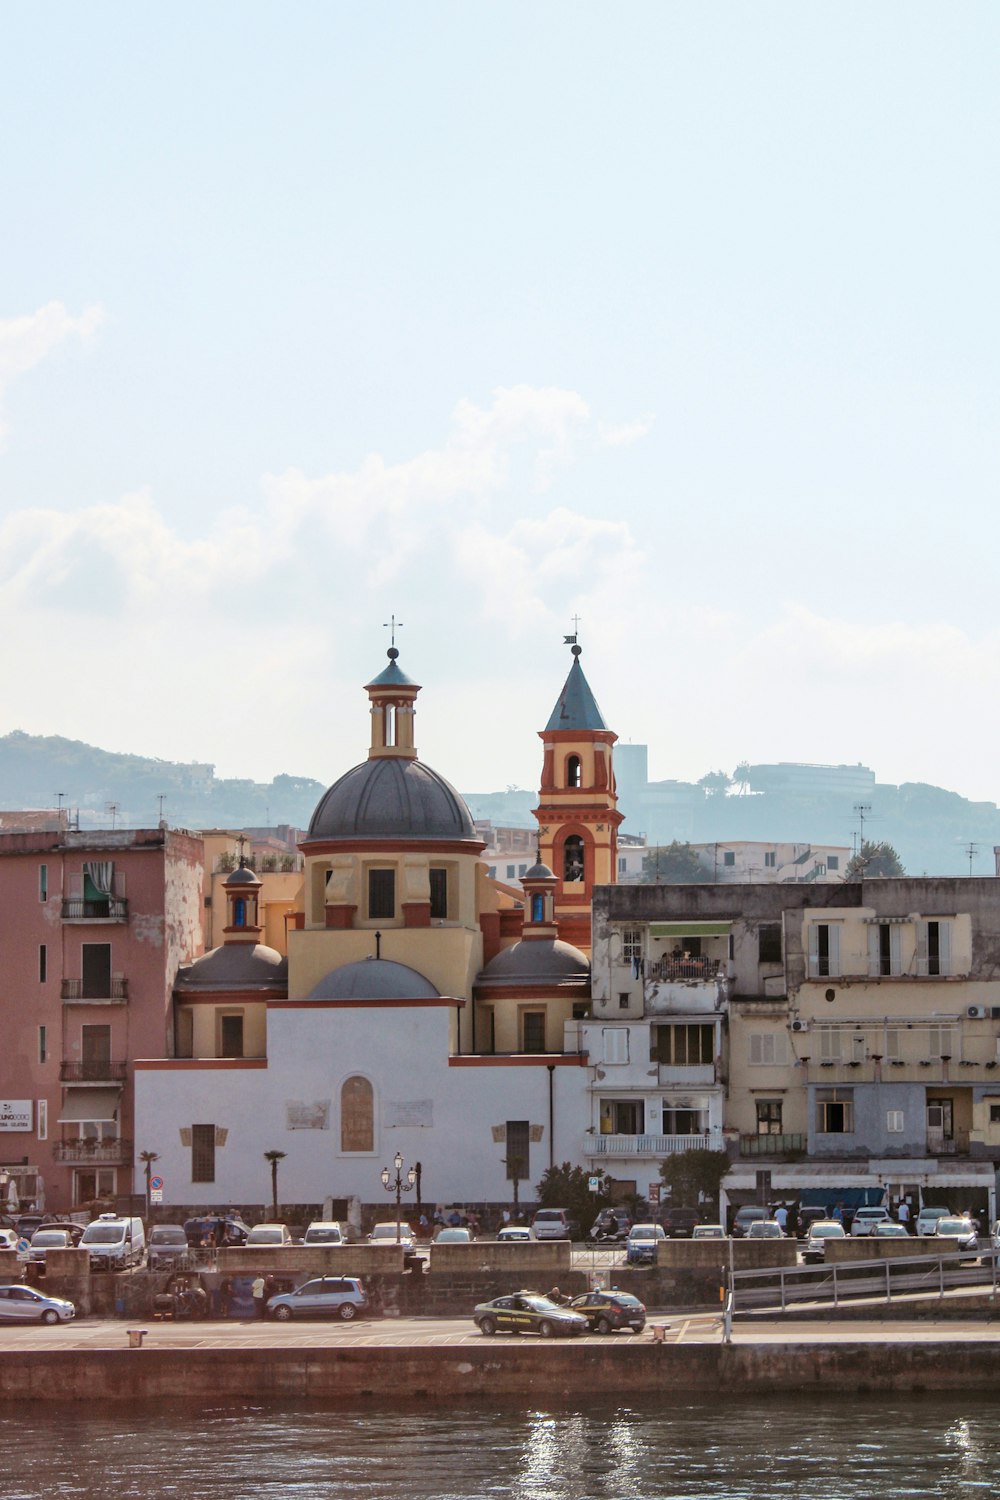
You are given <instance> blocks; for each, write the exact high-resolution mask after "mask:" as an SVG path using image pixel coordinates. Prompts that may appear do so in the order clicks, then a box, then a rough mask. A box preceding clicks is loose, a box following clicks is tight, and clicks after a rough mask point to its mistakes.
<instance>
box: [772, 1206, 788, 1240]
mask: <svg viewBox="0 0 1000 1500" xmlns="http://www.w3.org/2000/svg"><path fill="white" fill-rule="evenodd" d="M774 1218H775V1222H776V1223H777V1224H779V1225H780V1226H781V1232H782V1234H784V1233H785V1231H786V1229H787V1228H788V1209H787V1208H786V1207H785V1205H784V1204H783V1203H779V1204H778V1206H777V1208H776V1209H775V1210H774Z"/></svg>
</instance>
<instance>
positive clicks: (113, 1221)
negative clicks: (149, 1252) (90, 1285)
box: [79, 1214, 146, 1271]
mask: <svg viewBox="0 0 1000 1500" xmlns="http://www.w3.org/2000/svg"><path fill="white" fill-rule="evenodd" d="M79 1248H80V1249H81V1250H89V1251H90V1265H91V1269H92V1270H94V1271H125V1270H127V1269H128V1267H129V1266H137V1265H140V1264H141V1263H142V1259H143V1256H144V1255H145V1254H146V1231H145V1229H144V1228H143V1224H142V1220H141V1219H120V1218H119V1217H118V1215H117V1214H101V1216H100V1218H98V1219H95V1220H94V1221H93V1223H92V1224H88V1225H87V1227H86V1229H85V1230H84V1231H83V1237H82V1239H81V1240H80V1245H79Z"/></svg>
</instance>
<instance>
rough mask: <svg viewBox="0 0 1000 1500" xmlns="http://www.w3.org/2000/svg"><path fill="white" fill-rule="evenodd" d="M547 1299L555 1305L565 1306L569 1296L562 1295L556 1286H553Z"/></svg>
mask: <svg viewBox="0 0 1000 1500" xmlns="http://www.w3.org/2000/svg"><path fill="white" fill-rule="evenodd" d="M549 1301H550V1302H554V1303H555V1304H556V1306H557V1307H565V1306H566V1303H567V1302H568V1301H569V1298H568V1297H564V1296H563V1294H562V1292H561V1291H560V1290H559V1288H558V1287H557V1286H554V1287H553V1288H552V1290H551V1292H550V1293H549Z"/></svg>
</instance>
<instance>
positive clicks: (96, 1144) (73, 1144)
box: [52, 1136, 132, 1167]
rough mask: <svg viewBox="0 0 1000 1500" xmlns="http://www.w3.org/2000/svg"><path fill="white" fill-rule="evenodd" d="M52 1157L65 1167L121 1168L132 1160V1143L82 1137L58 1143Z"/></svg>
mask: <svg viewBox="0 0 1000 1500" xmlns="http://www.w3.org/2000/svg"><path fill="white" fill-rule="evenodd" d="M52 1155H53V1157H54V1159H55V1160H56V1161H58V1162H62V1163H63V1165H64V1166H81V1167H86V1166H91V1165H93V1166H98V1167H120V1166H124V1165H127V1164H128V1163H129V1162H131V1160H132V1142H131V1141H91V1140H87V1139H86V1137H84V1136H81V1137H80V1138H79V1139H77V1140H68V1141H56V1143H55V1145H54V1146H53V1148H52Z"/></svg>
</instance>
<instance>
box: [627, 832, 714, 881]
mask: <svg viewBox="0 0 1000 1500" xmlns="http://www.w3.org/2000/svg"><path fill="white" fill-rule="evenodd" d="M642 878H643V882H644V884H646V885H655V884H663V885H703V884H704V883H705V881H707V880H710V879H711V875H710V874H709V871H708V870H707V869H706V868H705V866H704V865H703V864H702V863H701V861H700V860H699V858H698V856H697V854H696V853H695V851H694V850H693V849H692V848H691V845H690V844H679V843H678V842H677V840H676V839H674V841H673V843H672V844H669V845H668V846H667V847H666V848H661V847H660V846H659V845H657V847H656V848H653V849H650V850H649V851H648V852H647V853H646V854H645V855H644V856H643V860H642Z"/></svg>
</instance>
